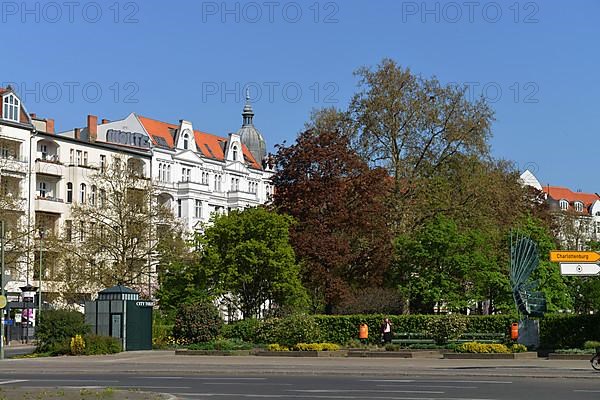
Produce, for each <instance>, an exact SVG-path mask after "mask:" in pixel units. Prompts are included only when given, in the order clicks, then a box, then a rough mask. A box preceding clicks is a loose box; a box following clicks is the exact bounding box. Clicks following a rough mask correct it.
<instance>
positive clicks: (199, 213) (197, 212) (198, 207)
mask: <svg viewBox="0 0 600 400" xmlns="http://www.w3.org/2000/svg"><path fill="white" fill-rule="evenodd" d="M195 217H196V218H202V201H201V200H196V208H195Z"/></svg>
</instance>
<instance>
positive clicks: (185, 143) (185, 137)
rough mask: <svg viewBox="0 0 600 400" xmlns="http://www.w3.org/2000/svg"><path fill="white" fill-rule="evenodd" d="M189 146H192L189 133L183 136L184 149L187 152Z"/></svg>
mask: <svg viewBox="0 0 600 400" xmlns="http://www.w3.org/2000/svg"><path fill="white" fill-rule="evenodd" d="M189 144H190V135H188V134H187V133H184V134H183V149H184V150H187V149H188V146H189Z"/></svg>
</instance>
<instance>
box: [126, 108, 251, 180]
mask: <svg viewBox="0 0 600 400" xmlns="http://www.w3.org/2000/svg"><path fill="white" fill-rule="evenodd" d="M137 117H138V118H139V120H140V122H141V123H142V125H144V128H145V129H146V131H147V132H148V134H150V137H151V138H152V141H153V142H154V144H157V141H156V139H155V137H161V138H163V139H164V140H165V142H166V143H167V146H168V147H169V148H170V149H172V148H174V147H175V145H174V141H173V136H172V132H173V131H174V130H176V129H178V128H179V126H178V125H173V124H169V123H167V122H162V121H157V120H155V119H151V118H146V117H142V116H141V115H138V116H137ZM194 139H195V140H196V146H197V147H198V150H199V151H200V152H201V153H202V155H204V156H205V157H208V158H214V159H217V160H219V161H223V160H225V153H224V152H223V150H224V149H225V145H226V144H227V139H225V138H223V137H220V136H216V135H213V134H211V133H206V132H200V131H196V130H195V131H194ZM242 151H243V153H244V158H245V159H246V161H247V162H248V163H249V164H250V166H251V167H252V168H255V169H261V167H260V164H259V163H257V162H256V160H255V159H254V157H253V156H252V153H250V150H248V148H247V147H246V146H245V145H242Z"/></svg>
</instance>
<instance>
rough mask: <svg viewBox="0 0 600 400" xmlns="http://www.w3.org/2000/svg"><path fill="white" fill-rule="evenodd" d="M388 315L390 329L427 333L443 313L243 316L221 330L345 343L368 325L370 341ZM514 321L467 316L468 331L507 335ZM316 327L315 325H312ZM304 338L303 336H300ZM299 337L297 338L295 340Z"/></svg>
mask: <svg viewBox="0 0 600 400" xmlns="http://www.w3.org/2000/svg"><path fill="white" fill-rule="evenodd" d="M385 317H388V318H390V320H391V322H392V325H393V331H394V332H411V333H429V330H428V327H429V326H430V325H431V321H432V320H444V319H447V318H448V317H446V316H444V315H392V316H388V315H377V314H371V315H315V316H291V317H287V318H282V319H268V320H265V321H257V320H253V319H250V320H245V321H239V322H235V323H233V324H229V325H226V326H225V327H224V328H223V330H222V331H221V335H222V336H223V337H225V338H231V339H233V338H237V339H241V340H244V341H247V342H255V343H279V344H289V343H292V342H294V343H292V345H293V344H296V343H300V342H301V341H304V342H306V343H311V342H319V341H323V342H330V343H337V344H346V343H348V342H349V341H351V340H356V339H358V327H359V325H361V324H363V323H366V324H367V325H368V326H369V340H368V342H369V343H371V344H377V343H379V341H380V334H379V326H380V324H381V321H382V320H383V318H385ZM513 322H516V317H515V316H512V315H486V316H468V317H467V327H466V331H465V332H468V333H502V334H504V335H505V337H506V339H507V340H508V339H509V338H510V324H511V323H513ZM315 328H316V329H315ZM300 339H305V340H300ZM298 340H300V341H298Z"/></svg>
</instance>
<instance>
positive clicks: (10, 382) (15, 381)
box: [0, 379, 27, 385]
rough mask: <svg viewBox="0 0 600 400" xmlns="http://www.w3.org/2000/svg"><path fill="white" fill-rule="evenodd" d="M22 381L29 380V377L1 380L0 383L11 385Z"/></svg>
mask: <svg viewBox="0 0 600 400" xmlns="http://www.w3.org/2000/svg"><path fill="white" fill-rule="evenodd" d="M21 382H27V379H13V380H11V381H2V382H0V385H10V384H12V383H21Z"/></svg>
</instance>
